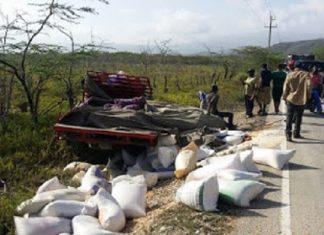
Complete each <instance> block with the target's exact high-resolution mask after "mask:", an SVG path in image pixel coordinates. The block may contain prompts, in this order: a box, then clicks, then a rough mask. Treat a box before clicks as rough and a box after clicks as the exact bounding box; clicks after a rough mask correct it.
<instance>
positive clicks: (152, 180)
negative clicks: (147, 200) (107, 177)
mask: <svg viewBox="0 0 324 235" xmlns="http://www.w3.org/2000/svg"><path fill="white" fill-rule="evenodd" d="M127 175H130V176H138V175H143V176H144V178H145V182H146V185H147V187H148V188H152V187H154V186H155V185H156V184H157V182H158V179H159V178H158V177H159V176H158V174H157V173H156V172H149V171H144V170H142V169H141V167H140V166H138V165H135V166H134V167H128V168H127Z"/></svg>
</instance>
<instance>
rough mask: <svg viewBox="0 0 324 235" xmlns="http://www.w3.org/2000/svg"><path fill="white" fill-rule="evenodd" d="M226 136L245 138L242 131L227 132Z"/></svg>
mask: <svg viewBox="0 0 324 235" xmlns="http://www.w3.org/2000/svg"><path fill="white" fill-rule="evenodd" d="M227 135H229V136H241V137H244V136H245V133H244V132H243V131H238V130H232V131H227Z"/></svg>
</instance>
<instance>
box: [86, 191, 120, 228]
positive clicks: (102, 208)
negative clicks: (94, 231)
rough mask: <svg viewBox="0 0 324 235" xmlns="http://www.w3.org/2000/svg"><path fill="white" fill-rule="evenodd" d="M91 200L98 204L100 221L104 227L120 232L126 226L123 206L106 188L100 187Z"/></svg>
mask: <svg viewBox="0 0 324 235" xmlns="http://www.w3.org/2000/svg"><path fill="white" fill-rule="evenodd" d="M89 202H91V203H94V204H95V205H97V206H98V210H99V216H98V217H99V222H100V224H101V226H102V227H103V228H104V229H106V230H108V231H111V232H119V231H121V230H122V229H123V228H124V227H125V224H126V218H125V214H124V212H123V210H122V208H121V207H120V206H119V204H118V202H117V201H116V199H114V198H113V197H112V196H111V195H110V194H109V193H108V192H107V191H106V190H104V189H102V188H101V189H99V191H98V192H97V194H96V195H95V196H93V197H92V198H90V200H89Z"/></svg>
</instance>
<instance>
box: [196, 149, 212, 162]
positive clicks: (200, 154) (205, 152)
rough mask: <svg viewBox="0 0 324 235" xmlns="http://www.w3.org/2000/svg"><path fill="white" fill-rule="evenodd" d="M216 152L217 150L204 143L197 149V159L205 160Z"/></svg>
mask: <svg viewBox="0 0 324 235" xmlns="http://www.w3.org/2000/svg"><path fill="white" fill-rule="evenodd" d="M214 153H215V150H213V149H211V148H210V147H208V146H206V145H202V146H200V147H199V149H198V150H197V161H201V160H204V159H206V158H209V157H211V156H212V155H213V154H214Z"/></svg>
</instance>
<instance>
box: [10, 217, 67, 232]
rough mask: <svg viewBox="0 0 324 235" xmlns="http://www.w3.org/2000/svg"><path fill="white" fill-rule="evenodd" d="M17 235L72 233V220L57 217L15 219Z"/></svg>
mask: <svg viewBox="0 0 324 235" xmlns="http://www.w3.org/2000/svg"><path fill="white" fill-rule="evenodd" d="M14 220H15V227H16V234H17V235H57V234H60V233H70V232H71V224H70V222H71V221H70V220H68V219H63V218H56V217H41V218H40V217H35V218H27V219H26V218H21V217H16V216H15V217H14Z"/></svg>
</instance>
